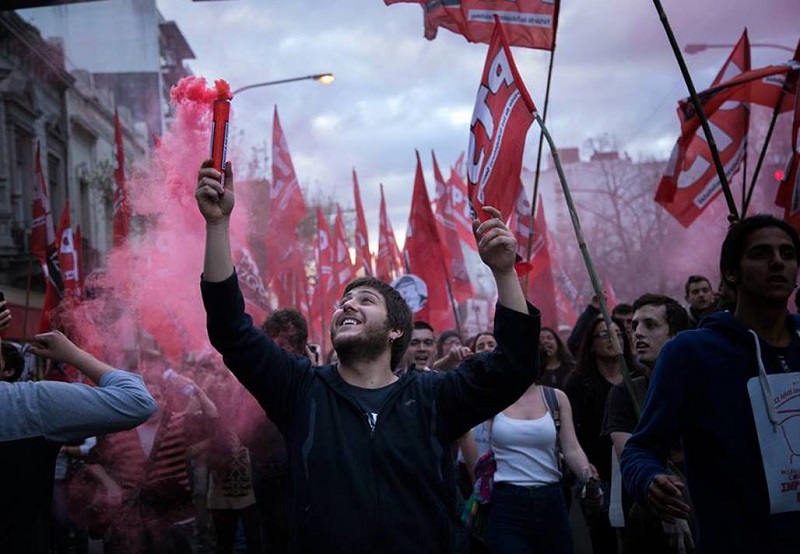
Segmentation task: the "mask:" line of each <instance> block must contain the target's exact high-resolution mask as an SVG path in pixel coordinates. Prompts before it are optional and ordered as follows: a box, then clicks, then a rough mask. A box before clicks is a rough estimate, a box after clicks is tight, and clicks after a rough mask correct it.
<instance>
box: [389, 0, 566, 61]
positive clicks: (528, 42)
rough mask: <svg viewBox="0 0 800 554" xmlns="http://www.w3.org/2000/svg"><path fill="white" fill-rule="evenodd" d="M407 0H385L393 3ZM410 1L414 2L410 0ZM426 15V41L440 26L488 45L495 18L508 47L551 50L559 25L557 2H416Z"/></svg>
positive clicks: (432, 37) (419, 0)
mask: <svg viewBox="0 0 800 554" xmlns="http://www.w3.org/2000/svg"><path fill="white" fill-rule="evenodd" d="M399 1H408V0H384V2H385V3H386V4H395V3H397V2H399ZM412 1H413V0H412ZM417 3H419V4H421V5H422V9H423V12H424V14H425V38H427V39H428V40H433V39H434V38H436V34H437V31H438V29H439V27H444V28H445V29H447V30H448V31H451V32H453V33H456V34H460V35H464V38H466V39H467V40H468V41H470V42H484V43H488V42H489V41H490V40H491V38H492V29H493V27H494V18H495V17H497V18H499V19H500V21H501V22H502V23H503V25H505V26H506V27H507V28H508V37H509V43H510V44H511V46H522V47H525V48H536V49H539V50H552V49H553V48H554V47H555V37H556V28H557V26H558V7H559V0H516V1H514V2H487V1H486V0H417Z"/></svg>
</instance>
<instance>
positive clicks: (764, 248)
mask: <svg viewBox="0 0 800 554" xmlns="http://www.w3.org/2000/svg"><path fill="white" fill-rule="evenodd" d="M725 278H726V279H728V280H730V279H733V281H734V283H735V285H736V293H737V295H738V297H739V298H740V299H743V300H744V299H746V300H749V301H750V302H751V303H766V304H771V305H774V304H780V303H784V304H785V303H786V301H787V300H788V298H789V296H790V295H791V294H792V291H793V290H794V288H795V282H796V280H797V251H796V250H795V246H794V243H793V242H792V239H791V237H789V235H788V234H787V233H786V232H785V231H784V230H783V229H780V228H778V227H763V228H761V229H758V230H756V231H753V232H752V233H750V235H748V236H747V237H746V238H745V240H744V248H743V253H742V257H741V260H740V262H739V267H738V268H737V269H735V270H731V271H730V272H728V273H727V274H726V275H725Z"/></svg>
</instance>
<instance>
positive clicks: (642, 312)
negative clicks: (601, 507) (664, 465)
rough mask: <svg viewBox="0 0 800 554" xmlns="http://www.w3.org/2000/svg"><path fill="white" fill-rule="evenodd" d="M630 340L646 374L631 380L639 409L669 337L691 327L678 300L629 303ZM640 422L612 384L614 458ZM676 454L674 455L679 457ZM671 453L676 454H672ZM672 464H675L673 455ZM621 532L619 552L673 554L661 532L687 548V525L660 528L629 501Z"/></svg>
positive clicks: (606, 424) (607, 420)
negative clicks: (631, 304)
mask: <svg viewBox="0 0 800 554" xmlns="http://www.w3.org/2000/svg"><path fill="white" fill-rule="evenodd" d="M632 308H633V318H632V327H633V341H632V345H633V348H634V351H635V353H636V358H637V361H638V362H639V363H640V365H641V366H642V368H643V369H644V375H643V376H640V377H635V378H634V379H633V388H634V391H635V393H636V399H637V402H638V403H639V406H641V405H642V403H643V402H644V397H645V394H646V392H647V386H648V383H649V381H650V374H651V373H652V370H653V367H654V366H655V364H656V360H657V359H658V356H659V354H660V353H661V349H662V347H663V346H664V345H665V344H666V343H667V341H668V340H670V339H671V338H672V337H674V336H675V335H677V334H678V333H680V332H681V331H685V330H687V329H689V328H690V327H691V322H690V321H689V315H688V314H687V313H686V310H685V309H684V308H683V306H681V305H680V304H679V303H678V301H677V300H675V299H673V298H670V297H669V296H664V295H661V294H644V295H642V296H640V297H639V298H637V299H636V301H635V302H634V303H633V307H632ZM637 422H638V417H637V415H636V410H635V409H634V406H633V401H632V399H631V396H630V394H629V392H628V389H627V388H626V386H625V383H620V384H618V385H614V387H612V389H611V390H610V391H609V393H608V398H607V399H606V412H605V417H604V420H603V430H602V434H603V435H610V437H611V442H612V443H613V444H614V450H615V451H616V454H617V456H619V455H620V454H621V453H622V450H623V448H624V447H625V443H626V442H627V441H628V439H629V438H630V436H631V433H633V430H634V429H635V428H636V423H637ZM679 453H680V452H678V454H679ZM673 454H674V453H673ZM672 461H673V462H677V461H679V459H678V457H677V456H674V457H673V459H672ZM622 505H623V508H624V514H625V519H626V521H625V527H624V529H623V531H622V538H623V540H622V543H623V552H625V553H626V554H627V553H631V554H633V553H637V552H649V553H652V554H659V553H663V554H671V553H672V552H673V550H672V548H671V546H670V544H669V542H668V540H667V537H665V533H667V534H668V537H669V538H670V539H674V542H678V540H680V541H685V542H686V544H687V545H688V544H691V533H690V531H689V526H688V524H687V522H686V520H680V521H679V522H677V523H674V524H672V523H670V524H666V523H665V524H664V526H663V530H662V525H661V523H660V522H659V520H658V519H655V520H654V519H653V518H651V517H648V514H649V512H645V511H644V510H641V509H640V508H639V507H638V506H634V507H633V510H631V509H630V508H631V502H630V498H629V497H628V496H627V495H625V496H623V502H622Z"/></svg>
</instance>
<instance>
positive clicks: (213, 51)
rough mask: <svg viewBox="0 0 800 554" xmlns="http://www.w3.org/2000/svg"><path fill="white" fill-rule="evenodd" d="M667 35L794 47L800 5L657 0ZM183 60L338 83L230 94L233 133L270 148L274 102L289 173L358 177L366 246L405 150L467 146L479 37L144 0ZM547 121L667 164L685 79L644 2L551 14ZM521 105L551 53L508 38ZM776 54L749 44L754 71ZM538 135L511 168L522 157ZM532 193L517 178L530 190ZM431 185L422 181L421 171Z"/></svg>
mask: <svg viewBox="0 0 800 554" xmlns="http://www.w3.org/2000/svg"><path fill="white" fill-rule="evenodd" d="M663 3H664V5H665V9H666V10H667V14H668V16H669V18H670V21H671V23H672V26H673V29H674V32H675V34H676V37H677V40H678V42H679V44H681V45H684V44H686V43H690V42H707V43H730V44H732V43H734V42H736V40H737V39H738V38H739V36H740V35H741V32H742V30H743V28H744V27H745V26H747V27H748V31H749V35H750V41H751V43H760V42H767V43H778V44H782V45H785V46H787V47H790V48H792V49H793V48H794V46H795V45H796V43H797V40H798V37H800V26H799V25H798V22H800V1H798V0H764V1H763V2H753V1H752V0H671V1H669V0H664V2H663ZM158 5H159V7H160V9H161V12H162V13H163V15H164V17H165V18H166V19H167V20H174V21H176V22H177V24H178V25H179V27H180V29H181V30H182V32H183V34H184V35H185V36H186V38H187V40H188V42H189V44H190V45H191V47H192V49H193V50H194V52H195V54H196V58H197V59H195V60H192V61H191V62H190V63H189V65H190V66H191V69H192V71H193V72H194V73H195V74H196V75H200V76H203V77H206V78H207V79H209V80H210V81H213V80H214V79H218V78H224V79H226V80H227V81H228V82H229V83H230V84H231V86H232V88H234V89H236V88H238V87H242V86H245V85H248V84H252V83H256V82H260V81H269V80H275V79H283V78H290V77H296V76H302V75H308V74H313V73H322V72H333V73H334V74H335V75H336V81H335V83H334V84H332V85H330V86H323V85H320V84H317V83H314V82H311V81H304V82H298V83H290V84H284V85H276V86H271V87H267V88H261V89H255V90H251V91H247V92H244V93H242V94H241V96H239V97H237V98H236V99H235V100H234V110H235V113H234V119H233V126H234V133H237V132H243V133H244V145H242V146H241V147H240V148H241V149H249V146H250V145H253V144H258V143H263V142H264V141H266V142H267V144H270V142H271V133H272V110H273V105H274V104H277V106H278V111H279V114H280V117H281V123H282V125H283V129H284V131H285V133H286V136H287V141H288V144H289V148H290V150H291V153H292V157H293V159H294V164H295V168H296V170H297V174H298V178H299V180H300V182H301V184H303V185H304V186H307V187H308V188H309V189H310V190H311V191H312V192H313V191H316V190H324V191H329V192H330V194H331V195H333V196H334V197H335V198H337V199H338V200H339V202H340V203H341V204H342V205H343V207H352V205H353V199H352V184H351V178H350V171H351V168H352V167H355V168H356V170H357V171H358V174H359V179H360V184H361V193H362V197H363V201H364V208H365V210H366V212H367V220H368V225H369V227H370V239H371V242H375V241H376V240H377V220H378V217H377V214H378V202H379V192H378V184H379V183H381V182H382V183H383V184H384V187H385V190H386V195H387V204H388V207H389V211H390V217H391V219H392V223H393V225H394V228H395V231H396V232H397V234H398V238H399V239H400V240H401V241H402V237H404V235H405V227H406V220H407V217H408V208H409V203H410V198H411V190H412V186H413V176H414V163H415V160H414V149H415V148H417V149H419V150H420V153H421V154H422V159H423V164H424V166H425V171H426V176H428V177H430V175H431V162H430V151H431V149H433V150H435V151H436V155H437V158H438V160H439V163H440V165H441V166H442V167H443V169H444V168H445V167H449V165H451V164H452V163H453V162H454V161H455V159H456V157H457V156H458V154H459V153H460V152H461V151H463V150H465V149H466V147H467V144H468V134H469V119H470V116H471V114H472V107H473V104H474V101H475V93H476V91H477V87H478V82H479V79H480V74H481V71H482V69H483V64H484V61H485V56H486V50H487V46H486V45H484V44H470V43H468V42H467V41H466V40H465V39H464V38H463V37H461V36H460V35H455V34H452V33H450V32H449V31H446V30H440V32H439V36H438V38H437V39H436V40H434V41H427V40H426V39H424V38H423V22H422V10H421V8H420V7H419V6H418V5H415V4H396V5H393V6H391V7H387V6H385V5H384V3H383V2H382V0H335V1H320V0H294V1H291V2H274V1H273V2H268V1H266V0H227V1H216V2H192V1H191V0H158ZM557 42H558V45H557V49H556V54H555V65H554V72H553V82H552V90H551V104H550V112H549V115H548V127H549V128H550V130H551V132H552V133H553V135H554V138H555V141H556V144H557V145H558V146H559V147H562V148H563V147H568V146H582V145H583V144H584V142H585V141H586V140H587V139H588V138H591V137H598V136H601V135H604V134H608V135H610V136H612V137H614V138H616V140H618V141H619V144H620V146H621V149H623V150H625V151H626V152H628V153H629V154H630V155H631V156H632V157H634V158H635V159H636V158H639V157H656V158H662V159H666V157H667V156H668V154H669V151H670V149H671V148H672V145H673V144H674V142H675V139H676V138H677V133H678V123H677V120H676V117H675V105H676V102H677V100H678V99H679V98H680V97H682V96H685V95H686V88H685V85H684V84H683V81H682V79H681V76H680V72H679V70H678V66H677V63H676V61H675V59H674V57H673V54H672V51H671V49H670V47H669V43H668V41H667V37H666V34H665V33H664V30H663V27H662V26H661V22H660V21H659V19H658V15H657V13H656V11H655V7H654V5H653V3H652V2H648V1H645V0H608V1H587V0H582V1H571V0H565V1H564V2H563V5H562V8H561V16H560V25H559V29H558V35H557ZM728 51H729V49H722V48H718V49H711V50H707V51H706V52H703V53H700V54H695V55H692V56H687V63H688V65H689V69H690V71H691V73H692V75H693V78H694V80H695V85H696V87H697V88H698V89H702V88H705V87H707V86H708V85H709V84H710V82H711V80H712V79H713V77H714V75H715V74H716V72H717V70H718V69H719V67H720V66H721V65H722V63H723V61H724V60H725V57H726V56H727V54H728ZM513 55H514V57H515V60H516V62H517V65H518V67H519V70H520V74H521V75H522V78H523V80H524V81H525V83H526V85H527V87H528V89H529V91H530V93H531V95H532V97H533V99H534V102H536V104H537V106H539V107H540V109H541V108H542V107H543V103H544V92H545V81H546V76H547V63H548V59H549V53H547V52H542V51H534V50H528V49H521V48H514V49H513ZM790 57H791V54H790V53H788V52H782V51H780V50H776V49H771V48H754V49H753V67H759V66H761V65H767V64H770V63H776V62H780V61H783V60H786V59H788V58H790ZM536 139H538V132H535V131H534V130H533V128H532V131H531V132H530V133H529V139H528V146H527V148H526V153H525V160H524V163H525V165H526V166H528V167H533V166H535V157H536ZM528 186H529V187H530V184H528ZM428 188H429V191H432V190H433V183H432V182H431V181H430V180H429V181H428Z"/></svg>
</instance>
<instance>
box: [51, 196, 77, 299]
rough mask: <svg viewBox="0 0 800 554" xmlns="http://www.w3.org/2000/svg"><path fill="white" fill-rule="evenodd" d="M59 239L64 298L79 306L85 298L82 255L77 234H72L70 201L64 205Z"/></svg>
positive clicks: (59, 225) (57, 232) (57, 234)
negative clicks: (82, 279) (82, 284)
mask: <svg viewBox="0 0 800 554" xmlns="http://www.w3.org/2000/svg"><path fill="white" fill-rule="evenodd" d="M56 236H57V237H58V265H59V268H60V269H61V279H62V281H63V283H64V298H65V299H67V300H69V301H70V302H73V303H75V304H77V303H78V302H80V301H81V299H82V298H83V291H82V288H81V272H80V255H79V250H78V238H79V237H78V236H77V233H73V232H72V225H71V223H70V215H69V200H67V202H66V204H65V205H64V210H63V211H62V212H61V218H60V219H59V222H58V229H57V230H56Z"/></svg>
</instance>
